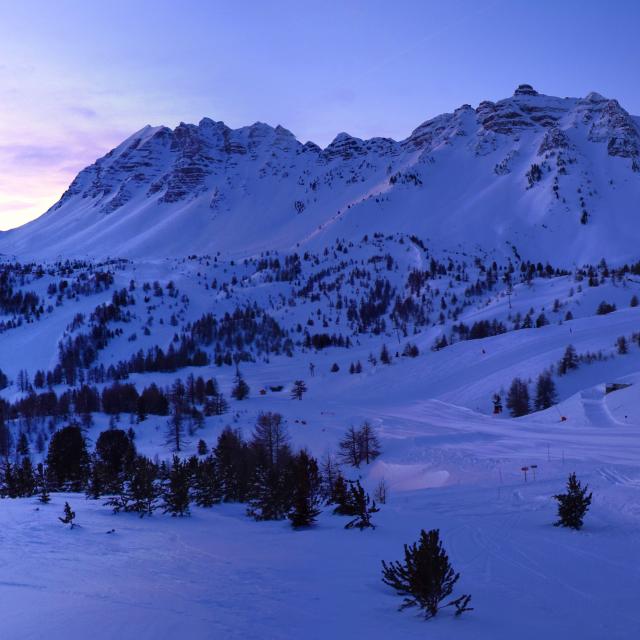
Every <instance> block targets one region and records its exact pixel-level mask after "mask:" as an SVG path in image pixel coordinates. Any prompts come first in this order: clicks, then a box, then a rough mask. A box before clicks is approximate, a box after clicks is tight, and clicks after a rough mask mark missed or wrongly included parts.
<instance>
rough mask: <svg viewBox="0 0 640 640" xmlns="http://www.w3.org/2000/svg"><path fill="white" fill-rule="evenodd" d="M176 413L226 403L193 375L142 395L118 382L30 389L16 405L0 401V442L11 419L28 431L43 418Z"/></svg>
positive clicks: (213, 385)
mask: <svg viewBox="0 0 640 640" xmlns="http://www.w3.org/2000/svg"><path fill="white" fill-rule="evenodd" d="M178 404H179V406H177V405H178ZM198 407H199V409H198ZM176 410H177V411H179V413H180V414H181V415H182V416H187V417H189V416H196V415H198V414H204V415H221V414H223V413H225V412H226V410H227V402H226V400H225V399H224V396H223V394H222V393H220V391H219V388H218V384H217V382H216V381H215V379H213V378H210V379H208V380H205V379H204V378H202V377H201V376H198V377H197V378H196V377H195V376H193V375H190V376H188V377H187V379H186V381H185V382H183V381H182V380H180V379H178V380H176V381H175V382H174V384H173V385H172V386H171V387H168V388H161V387H159V386H158V385H156V384H155V383H151V384H150V385H148V386H146V387H144V388H143V389H142V391H141V392H138V390H137V389H136V386H135V385H134V384H131V383H124V384H123V383H121V382H118V381H116V382H114V383H112V384H111V385H107V386H105V387H103V389H102V391H99V390H98V388H97V387H95V386H92V385H89V384H82V385H80V386H79V387H77V388H73V389H68V390H66V391H64V392H63V393H61V394H57V393H56V392H55V391H53V390H49V391H44V392H41V393H37V392H35V391H34V390H33V389H32V390H31V391H30V392H29V393H28V394H27V395H26V396H24V397H23V398H21V399H19V400H16V401H15V402H8V401H7V400H4V399H0V421H1V422H0V440H2V437H3V434H4V432H5V431H7V432H8V427H7V426H6V424H5V423H6V422H7V421H10V420H19V419H20V420H22V421H23V422H24V423H25V426H26V427H27V431H28V427H29V426H30V425H32V424H33V423H34V422H35V421H36V420H42V419H44V418H53V419H54V424H55V421H57V420H61V419H65V418H76V417H79V416H83V423H86V422H87V419H86V416H89V415H90V414H92V413H96V412H100V411H102V412H104V413H106V414H108V415H119V414H121V413H125V414H126V413H128V414H135V415H136V417H137V420H138V421H141V420H144V419H145V418H146V416H147V415H157V416H167V415H169V414H171V413H175V412H176ZM4 437H8V436H4ZM1 445H2V443H1V442H0V455H4V456H6V455H8V452H7V451H5V447H3V446H1Z"/></svg>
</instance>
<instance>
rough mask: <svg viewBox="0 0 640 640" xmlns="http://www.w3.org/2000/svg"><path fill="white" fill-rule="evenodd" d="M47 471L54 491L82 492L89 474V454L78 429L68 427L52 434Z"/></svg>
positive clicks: (72, 426) (76, 427)
mask: <svg viewBox="0 0 640 640" xmlns="http://www.w3.org/2000/svg"><path fill="white" fill-rule="evenodd" d="M47 469H48V472H49V480H50V482H51V484H52V486H53V488H54V489H65V490H69V491H81V490H82V488H83V486H84V483H85V482H86V480H87V476H88V474H89V454H88V452H87V448H86V443H85V440H84V436H83V435H82V431H81V429H80V427H78V426H77V425H70V426H68V427H64V428H63V429H60V430H58V431H56V432H55V433H54V434H53V436H52V438H51V442H50V444H49V451H48V453H47Z"/></svg>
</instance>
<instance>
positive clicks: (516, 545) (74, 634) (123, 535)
mask: <svg viewBox="0 0 640 640" xmlns="http://www.w3.org/2000/svg"><path fill="white" fill-rule="evenodd" d="M632 390H633V387H631V388H629V389H627V390H624V391H621V392H617V394H620V397H616V394H611V395H610V396H608V397H607V398H606V400H605V399H604V398H601V399H600V402H601V408H602V410H603V411H606V412H608V413H609V415H611V416H613V415H614V414H615V415H617V414H618V413H619V412H620V411H627V410H628V411H631V410H632V409H634V408H637V407H638V394H637V393H635V390H634V393H631V391H632ZM623 396H626V397H623ZM290 404H292V405H294V407H293V408H296V409H297V407H296V405H298V404H305V401H302V402H301V403H297V402H296V403H295V404H294V403H293V402H290ZM308 405H309V410H310V413H313V412H314V411H313V410H314V409H317V408H318V406H317V405H315V403H314V402H313V401H312V400H310V401H309V403H308ZM314 405H315V406H314ZM312 407H313V408H312ZM589 415H594V416H595V413H593V412H592V413H591V414H589ZM383 424H384V430H383V434H384V437H383V441H382V443H383V450H384V451H385V455H383V456H382V457H381V458H380V459H379V460H378V461H377V462H376V463H374V465H372V466H371V467H370V470H369V473H368V477H366V478H365V480H366V481H367V482H368V483H369V484H371V485H373V483H374V482H375V480H376V479H377V478H378V477H381V476H384V477H385V478H386V479H387V481H388V483H389V485H390V487H391V490H390V497H389V500H388V503H387V504H386V505H383V506H382V509H381V511H380V512H379V513H378V514H376V516H375V518H374V522H375V523H376V524H377V528H376V530H375V531H364V532H358V531H346V530H344V529H343V525H344V522H345V519H344V518H341V517H339V516H334V515H330V514H329V512H328V511H327V512H325V514H323V516H322V517H321V518H320V521H319V524H318V526H317V527H315V528H313V529H311V530H308V531H299V532H294V531H292V530H291V528H290V526H289V524H288V522H286V521H285V522H263V523H256V522H253V521H252V520H250V519H248V518H247V517H246V516H245V515H244V507H243V506H241V505H222V506H217V507H214V508H213V509H209V510H204V509H198V508H194V509H193V513H192V516H191V518H184V519H180V518H170V517H168V516H163V515H159V514H156V515H154V516H153V517H152V518H151V519H144V520H141V519H139V518H137V517H136V516H135V515H131V514H120V515H117V516H116V515H112V514H111V512H110V510H109V509H108V508H107V507H104V506H101V504H100V502H96V501H91V500H86V499H85V498H84V496H83V495H61V494H54V496H53V499H52V502H51V503H50V504H48V505H39V504H38V503H37V501H36V500H34V499H20V500H11V501H10V500H5V501H3V502H2V504H1V506H2V509H0V570H1V575H2V580H1V581H0V602H1V603H2V606H1V607H0V608H1V609H2V618H3V626H4V629H5V634H7V635H4V636H3V637H7V638H12V639H13V638H15V639H27V638H33V639H36V638H42V637H51V638H63V637H64V638H74V639H75V638H78V639H80V638H86V637H88V636H90V637H93V638H96V639H98V638H100V639H101V638H105V639H107V638H115V637H118V638H126V639H129V638H130V639H134V638H136V639H138V638H150V639H151V638H174V637H184V638H194V639H197V638H203V639H204V638H283V639H284V638H297V637H308V638H319V639H320V638H332V637H333V638H352V637H354V636H355V637H370V638H389V637H403V638H422V637H424V636H425V634H428V636H429V637H431V638H437V639H457V638H461V639H465V638H469V639H475V638H483V639H484V638H487V639H489V638H491V639H502V638H504V639H507V638H514V637H519V638H523V639H529V638H531V639H533V638H539V637H540V636H542V635H543V636H545V637H547V638H568V637H571V638H573V637H575V638H578V637H579V638H584V639H593V640H597V639H601V638H607V639H610V640H613V639H620V640H622V639H627V638H629V639H631V638H634V637H637V631H638V629H640V614H639V613H638V610H637V607H635V600H636V595H637V593H638V592H639V591H640V563H638V559H639V558H640V528H639V526H638V525H639V524H640V465H639V464H638V461H639V460H640V426H639V425H638V423H634V424H621V423H617V422H612V423H610V424H605V425H598V424H596V423H595V422H589V421H588V419H584V420H581V422H580V424H571V425H567V424H566V423H564V424H559V423H558V422H557V421H549V423H548V424H544V423H536V422H533V421H529V422H527V421H522V420H517V421H516V420H493V419H492V418H488V417H484V416H479V415H478V414H475V413H473V412H471V411H469V410H465V409H460V408H457V407H455V406H453V405H445V404H442V403H440V402H437V401H430V402H425V403H423V404H419V405H416V406H415V407H412V408H409V409H407V408H402V409H397V410H393V409H391V408H389V409H388V411H387V413H386V415H385V417H384V420H383ZM392 427H393V428H392ZM531 463H537V464H538V469H537V473H536V476H537V477H536V479H535V481H534V480H533V478H532V477H531V475H530V474H529V478H528V482H526V483H525V482H524V479H523V474H522V473H521V472H520V471H519V469H520V467H521V466H522V465H523V464H531ZM574 470H575V471H577V472H578V475H579V477H580V478H581V479H583V480H586V481H587V482H588V483H589V485H590V487H591V488H592V490H593V492H594V496H595V497H594V503H593V506H592V509H591V512H590V513H589V514H588V516H587V519H586V524H585V528H584V529H583V530H582V531H580V532H574V531H569V530H565V529H558V528H555V527H553V526H552V523H553V521H554V519H555V515H556V514H555V502H554V501H553V500H552V498H551V496H552V495H553V494H554V493H555V492H557V491H560V490H563V486H564V482H565V480H566V476H567V475H568V473H569V472H570V471H574ZM65 500H69V501H70V502H71V505H72V507H73V508H74V510H75V511H76V513H77V521H78V522H79V524H80V527H77V528H75V529H73V530H70V529H68V528H67V527H64V526H62V525H61V524H60V523H59V522H58V521H57V516H58V515H61V513H62V506H63V503H64V501H65ZM421 528H425V529H429V528H439V529H440V530H441V534H442V537H443V540H444V543H445V547H446V549H447V551H448V552H449V555H450V559H451V561H452V563H453V565H454V567H455V569H456V570H457V571H459V572H460V573H461V579H460V581H459V584H458V591H459V592H464V593H471V594H472V596H473V605H474V606H475V609H476V610H475V611H473V612H470V613H468V614H465V615H463V616H462V617H461V618H455V617H453V616H452V615H451V613H450V612H449V610H446V609H445V610H444V611H443V612H442V614H440V615H439V616H438V617H437V618H436V619H434V620H431V621H429V622H424V621H423V620H422V619H420V618H419V617H417V616H416V615H415V614H414V613H411V612H404V613H398V612H397V611H396V608H397V606H398V605H399V598H398V597H397V596H395V595H394V594H393V592H392V591H391V590H390V589H389V588H388V587H386V586H385V585H383V584H382V582H381V580H380V577H381V571H380V560H382V559H386V560H391V559H397V558H399V557H400V554H401V551H402V544H403V543H405V542H411V541H414V540H415V539H417V537H418V534H419V531H420V529H421ZM112 529H115V532H114V533H108V532H109V531H111V530H112Z"/></svg>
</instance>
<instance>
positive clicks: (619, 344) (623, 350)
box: [616, 336, 629, 356]
mask: <svg viewBox="0 0 640 640" xmlns="http://www.w3.org/2000/svg"><path fill="white" fill-rule="evenodd" d="M616 348H617V350H618V355H621V356H624V355H626V354H627V353H629V345H628V344H627V339H626V338H625V337H624V336H620V337H619V338H618V339H617V340H616Z"/></svg>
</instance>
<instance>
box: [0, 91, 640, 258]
mask: <svg viewBox="0 0 640 640" xmlns="http://www.w3.org/2000/svg"><path fill="white" fill-rule="evenodd" d="M639 124H640V119H634V118H633V117H631V116H630V115H629V114H628V113H627V112H626V111H625V110H624V109H623V108H622V107H621V106H620V105H619V104H618V102H617V101H615V100H609V99H607V98H605V97H603V96H601V95H600V94H597V93H594V92H592V93H590V94H588V95H587V96H586V97H584V98H557V97H553V96H546V95H543V94H540V93H538V92H537V91H536V90H535V89H533V88H532V87H531V86H530V85H526V84H523V85H520V86H518V88H517V89H516V90H515V92H514V94H513V96H511V97H509V98H506V99H504V100H499V101H496V102H492V101H483V102H481V103H480V104H479V105H478V106H477V108H475V109H474V108H473V107H471V106H470V105H467V104H465V105H462V106H461V107H459V108H458V109H456V110H455V111H454V112H453V113H445V114H442V115H439V116H436V117H434V118H431V119H429V120H427V121H425V122H423V123H422V124H420V125H419V126H418V127H416V128H415V129H414V130H413V131H412V132H411V134H410V135H409V136H408V137H407V138H405V139H404V140H401V141H395V140H391V139H389V138H382V137H376V138H371V139H369V140H362V139H360V138H357V137H354V136H352V135H349V134H348V133H340V134H339V135H337V136H336V137H335V139H334V140H333V141H332V142H331V143H330V144H329V145H328V146H327V147H326V148H324V149H321V148H320V147H319V146H318V145H316V144H314V143H313V142H306V143H305V144H302V143H300V142H299V141H298V140H297V139H296V137H295V136H294V135H293V134H292V133H291V132H290V131H288V130H287V129H286V128H284V127H282V126H280V125H278V126H276V127H272V126H270V125H267V124H264V123H261V122H256V123H254V124H253V125H251V126H247V127H242V128H239V129H231V128H230V127H228V126H227V125H225V124H224V123H223V122H219V121H215V120H212V119H210V118H203V119H202V120H201V121H200V122H199V123H198V124H185V123H180V124H179V125H178V126H177V127H176V128H175V129H169V128H167V127H145V128H143V129H142V130H140V131H139V132H137V133H136V134H134V135H133V136H131V137H130V138H128V139H127V140H125V141H124V142H123V143H122V144H121V145H119V146H118V147H116V148H115V149H113V150H112V151H110V152H109V153H107V154H106V155H105V156H104V157H102V158H100V159H99V160H97V161H96V162H95V163H94V164H92V165H91V166H89V167H87V168H86V169H84V170H83V171H81V172H80V173H79V174H78V176H77V177H76V178H75V180H74V181H73V182H72V183H71V185H70V186H69V188H68V189H67V191H66V192H65V193H64V195H63V196H62V198H61V199H60V200H59V202H58V203H56V204H55V205H54V206H53V207H52V208H51V210H50V211H49V212H48V213H47V214H46V215H45V216H43V217H42V218H41V219H39V220H37V221H36V222H34V223H32V225H29V226H28V227H25V229H24V230H22V229H21V230H17V231H16V232H12V233H11V234H10V237H11V238H12V241H11V242H12V244H11V245H10V247H9V248H8V249H6V250H7V251H12V248H13V247H18V248H19V247H32V246H33V247H36V246H37V242H36V241H35V240H34V238H33V230H34V229H35V230H36V231H37V230H38V229H40V230H41V232H40V231H39V232H38V233H39V236H38V237H41V239H42V240H41V241H42V243H45V244H46V243H49V244H50V245H51V246H52V247H53V246H55V245H54V243H53V241H51V242H50V240H49V239H50V238H53V237H57V238H58V242H59V243H61V245H62V246H65V247H66V246H67V244H69V243H73V244H74V246H78V247H82V246H83V243H84V242H86V241H85V240H84V239H83V238H85V237H87V238H90V239H91V238H93V237H95V236H96V234H100V235H101V237H103V238H111V237H112V236H113V237H114V238H115V239H116V241H120V240H121V239H122V237H123V234H122V233H121V230H120V229H118V230H117V231H116V230H115V229H116V227H117V226H118V225H127V224H128V225H129V226H128V227H127V228H129V229H131V231H130V232H128V233H130V234H131V238H129V237H127V238H126V240H127V242H128V244H130V245H131V247H136V246H138V245H137V244H136V234H140V235H142V236H144V238H145V240H144V242H145V247H151V249H148V253H150V254H153V252H154V251H155V247H156V246H158V247H169V246H170V247H174V242H173V240H174V239H173V238H172V237H171V236H170V234H171V233H173V234H174V235H175V236H180V234H182V233H183V232H184V230H185V229H188V228H190V227H191V226H193V225H195V227H198V228H199V229H200V228H201V231H199V232H198V233H196V234H195V241H193V240H192V241H190V242H192V244H196V245H197V246H198V247H200V248H204V250H206V251H208V250H209V249H210V248H211V247H213V246H218V245H217V244H216V243H221V244H220V246H222V247H223V248H225V249H226V248H228V247H243V246H244V244H245V243H246V242H248V239H251V240H252V242H253V245H252V246H255V247H260V248H264V247H269V246H271V245H273V246H276V245H277V243H278V242H280V243H285V244H286V243H288V246H293V245H296V244H297V243H298V242H306V241H308V240H309V239H312V238H314V237H316V236H317V235H318V234H320V233H325V231H326V230H327V229H332V228H333V227H334V226H335V228H336V229H337V228H338V227H339V225H340V224H342V222H343V221H344V220H345V219H346V217H347V212H348V216H350V217H351V218H353V219H354V223H353V224H354V226H353V229H351V231H350V233H351V232H353V233H357V234H363V233H367V232H374V231H377V229H376V225H381V224H384V225H387V226H388V227H389V228H390V229H391V230H392V231H393V229H394V225H396V224H400V222H399V221H400V219H402V220H404V222H402V224H403V225H404V227H405V228H406V230H407V231H408V232H411V233H413V232H414V231H419V230H420V229H423V228H424V232H425V233H426V234H427V235H429V234H431V233H432V232H433V230H434V229H437V228H439V227H440V226H442V229H443V234H444V235H446V236H447V238H448V237H449V235H447V234H449V230H451V234H452V237H454V240H455V241H456V242H457V240H458V238H462V239H464V238H465V237H466V234H468V233H471V232H470V231H469V230H468V228H467V227H468V221H473V222H474V224H475V223H477V224H478V225H480V226H479V227H478V229H479V230H480V231H479V232H481V230H482V229H484V228H485V227H486V226H487V225H488V224H495V225H496V228H498V229H500V230H501V231H500V232H501V233H502V234H503V235H504V236H505V237H508V238H509V241H510V242H512V243H517V242H519V241H520V240H521V239H522V238H529V237H530V234H535V233H538V231H536V230H535V229H538V228H541V229H551V228H553V227H554V226H557V225H559V224H561V221H569V222H567V223H566V224H572V223H571V222H570V221H572V220H573V221H577V220H579V219H580V217H581V216H584V215H585V213H584V212H585V211H586V212H587V219H588V221H589V225H580V228H581V229H583V228H585V227H586V228H591V227H592V226H593V224H594V223H595V221H597V220H598V210H599V209H600V210H601V211H602V212H603V214H602V215H611V214H610V213H608V212H610V211H611V210H612V208H615V209H616V210H620V211H624V210H625V204H624V202H622V201H620V202H616V204H615V207H612V206H611V205H609V204H608V202H607V200H606V197H605V195H602V194H601V193H599V192H602V191H603V190H604V189H606V190H608V191H611V192H613V191H614V190H615V191H616V193H620V194H621V193H622V192H623V191H624V190H625V189H629V190H630V193H631V192H633V194H635V191H634V190H635V189H636V187H637V186H639V185H638V183H637V181H638V175H637V174H636V173H634V172H640V133H639V130H638V125H639ZM603 157H604V158H610V159H611V160H609V161H608V162H606V163H604V164H603V163H602V158H603ZM594 171H598V172H601V173H602V175H597V174H596V173H594ZM621 172H623V174H621ZM624 172H628V173H627V174H624ZM621 175H627V176H628V177H625V179H624V180H620V176H621ZM621 183H625V185H627V183H628V185H627V186H624V185H622V184H621ZM596 184H597V185H598V186H597V188H596ZM534 185H535V188H533V186H534ZM625 193H626V191H625ZM576 194H578V195H576ZM534 197H535V201H534V199H533V198H534ZM616 197H617V196H616ZM625 197H627V196H625ZM521 198H524V199H523V200H522V201H521V200H520V199H521ZM638 199H640V193H639V194H638V198H636V197H635V195H631V196H629V197H628V198H627V201H628V202H631V201H633V202H635V201H637V200H638ZM494 200H495V201H494ZM512 203H513V204H512ZM512 206H513V207H515V210H516V213H515V214H514V216H511V211H510V209H511V207H512ZM529 206H531V207H532V209H531V212H529V210H528V209H527V207H529ZM371 207H375V209H371ZM523 207H524V209H522V210H523V212H524V211H526V212H527V213H522V221H523V222H522V225H524V227H522V225H521V227H522V228H523V229H525V230H519V231H518V232H517V233H516V232H515V231H513V230H512V227H513V225H514V222H513V220H516V219H517V218H518V215H520V214H519V213H518V211H519V210H520V209H519V208H523ZM362 211H366V214H360V213H358V214H357V215H356V214H354V212H362ZM560 213H561V214H562V215H559V214H560ZM352 214H353V215H352ZM456 215H459V216H461V221H459V222H458V224H457V226H456V225H454V224H452V223H450V222H446V223H445V221H447V220H448V219H449V218H450V217H452V216H453V217H455V216H456ZM358 216H360V217H358ZM547 216H548V217H547ZM485 218H486V222H485V221H483V220H485ZM543 219H544V220H545V221H544V222H542V220H543ZM131 220H134V221H133V222H127V221H131ZM489 220H492V221H493V222H491V223H489ZM518 224H520V222H518ZM562 224H565V223H564V222H562ZM172 225H173V226H172ZM636 226H637V227H638V228H640V225H637V224H636ZM156 227H157V231H156ZM529 227H531V228H532V229H533V230H531V229H530V228H529ZM54 228H55V233H54V231H53V229H54ZM518 228H519V229H520V227H518ZM611 228H614V227H613V225H612V226H611ZM77 229H79V230H80V231H77ZM356 230H357V231H356ZM445 232H446V233H445ZM75 233H80V235H82V234H86V236H85V235H82V238H80V237H78V239H77V241H74V240H73V238H74V234H75ZM566 233H567V238H568V239H569V240H571V241H572V240H573V239H574V237H576V233H575V231H574V230H573V229H570V230H567V231H566ZM56 234H57V235H56ZM160 234H163V235H162V237H160ZM455 234H458V235H455ZM156 235H157V236H158V237H157V238H156ZM276 236H277V238H279V239H277V238H276ZM471 236H472V238H473V239H474V240H475V235H474V234H473V233H471ZM6 237H8V236H0V238H6ZM22 238H24V241H23V240H22ZM284 238H286V240H285V239H284ZM526 241H527V242H528V241H529V240H526ZM639 241H640V238H639ZM91 242H93V240H91ZM96 242H98V241H97V240H96ZM176 242H177V240H176ZM492 242H493V238H492ZM49 244H46V246H49ZM5 245H6V242H5ZM5 245H3V242H0V251H2V250H3V246H5ZM7 246H8V245H7ZM593 246H597V242H596V241H594V242H593ZM179 249H180V250H182V245H180V247H179ZM145 250H147V249H145ZM171 250H173V249H171ZM132 251H133V248H132ZM158 251H160V249H158Z"/></svg>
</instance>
